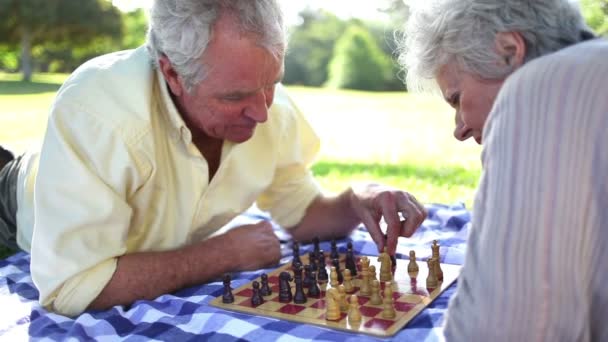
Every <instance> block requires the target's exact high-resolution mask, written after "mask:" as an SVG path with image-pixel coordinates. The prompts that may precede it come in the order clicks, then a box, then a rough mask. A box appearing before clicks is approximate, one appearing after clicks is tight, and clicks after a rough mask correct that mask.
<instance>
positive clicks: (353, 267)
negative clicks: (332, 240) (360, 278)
mask: <svg viewBox="0 0 608 342" xmlns="http://www.w3.org/2000/svg"><path fill="white" fill-rule="evenodd" d="M344 268H345V269H348V270H350V274H351V276H353V277H356V276H357V264H356V262H355V254H354V253H353V243H352V242H350V241H349V242H348V243H347V244H346V260H345V261H344Z"/></svg>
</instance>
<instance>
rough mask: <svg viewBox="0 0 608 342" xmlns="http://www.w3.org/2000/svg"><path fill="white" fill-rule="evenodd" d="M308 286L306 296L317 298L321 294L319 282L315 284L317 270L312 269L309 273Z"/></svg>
mask: <svg viewBox="0 0 608 342" xmlns="http://www.w3.org/2000/svg"><path fill="white" fill-rule="evenodd" d="M310 280H311V282H310V286H309V287H308V296H309V297H315V298H319V297H320V296H321V289H320V288H319V284H317V272H316V271H312V272H311V274H310Z"/></svg>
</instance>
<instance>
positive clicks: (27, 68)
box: [21, 26, 32, 82]
mask: <svg viewBox="0 0 608 342" xmlns="http://www.w3.org/2000/svg"><path fill="white" fill-rule="evenodd" d="M21 72H22V73H23V81H25V82H30V81H31V80H32V35H31V33H30V30H29V28H28V27H27V26H23V28H22V30H21Z"/></svg>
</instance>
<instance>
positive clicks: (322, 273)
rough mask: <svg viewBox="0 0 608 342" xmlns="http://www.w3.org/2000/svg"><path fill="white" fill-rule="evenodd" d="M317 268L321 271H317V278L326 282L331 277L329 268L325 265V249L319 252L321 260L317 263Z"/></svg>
mask: <svg viewBox="0 0 608 342" xmlns="http://www.w3.org/2000/svg"><path fill="white" fill-rule="evenodd" d="M317 268H318V269H319V271H318V272H317V279H318V280H319V281H320V282H322V283H324V282H326V281H327V280H328V279H329V274H327V268H326V265H325V253H323V251H321V253H319V262H318V263H317Z"/></svg>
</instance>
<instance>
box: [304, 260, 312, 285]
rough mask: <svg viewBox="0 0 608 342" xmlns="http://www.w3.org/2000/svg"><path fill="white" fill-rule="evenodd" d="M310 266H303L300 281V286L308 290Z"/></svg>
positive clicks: (310, 274)
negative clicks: (302, 277) (302, 274)
mask: <svg viewBox="0 0 608 342" xmlns="http://www.w3.org/2000/svg"><path fill="white" fill-rule="evenodd" d="M311 277H312V266H311V265H304V279H303V280H302V285H303V286H304V287H306V288H308V287H309V286H310V283H311V282H312V279H311Z"/></svg>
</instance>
